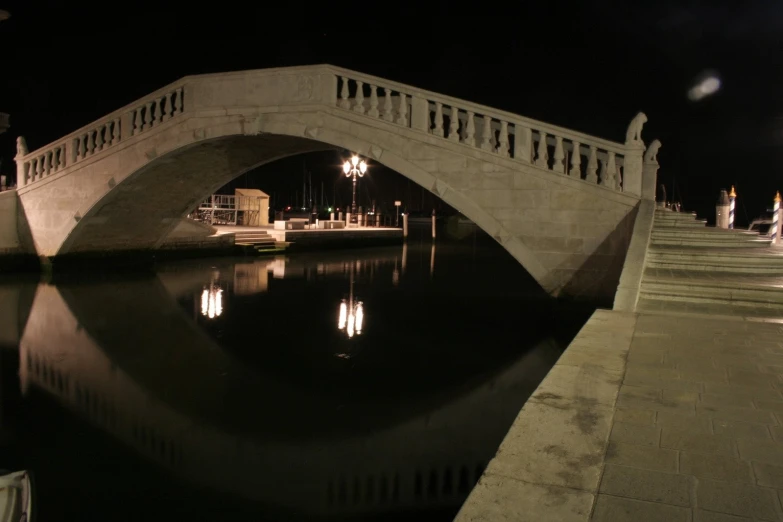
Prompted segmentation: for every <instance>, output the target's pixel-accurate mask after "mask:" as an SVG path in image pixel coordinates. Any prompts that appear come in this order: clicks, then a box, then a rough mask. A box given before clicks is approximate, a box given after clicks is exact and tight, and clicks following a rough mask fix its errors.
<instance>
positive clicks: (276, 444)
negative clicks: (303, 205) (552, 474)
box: [19, 255, 556, 516]
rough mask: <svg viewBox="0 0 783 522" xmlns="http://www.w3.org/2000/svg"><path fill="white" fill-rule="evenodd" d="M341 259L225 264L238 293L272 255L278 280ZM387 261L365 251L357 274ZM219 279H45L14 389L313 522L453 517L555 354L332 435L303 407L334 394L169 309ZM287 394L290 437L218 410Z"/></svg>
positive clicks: (269, 406)
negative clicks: (229, 418)
mask: <svg viewBox="0 0 783 522" xmlns="http://www.w3.org/2000/svg"><path fill="white" fill-rule="evenodd" d="M404 258H405V256H404V255H403V256H402V259H401V260H400V261H401V265H402V266H403V267H404V265H405V261H404ZM348 261H349V260H345V259H340V256H335V259H333V260H326V261H324V262H323V263H321V264H316V265H315V266H312V265H308V263H307V260H306V259H305V260H302V261H301V262H299V261H294V260H284V259H283V258H280V259H274V260H271V261H270V260H267V261H260V262H259V261H251V262H248V263H235V264H233V276H234V279H233V285H234V288H233V290H234V292H237V290H238V289H239V290H240V293H241V292H243V291H249V289H253V288H254V289H257V290H255V291H261V292H263V291H265V290H266V289H267V287H266V286H264V285H263V284H262V281H264V280H263V277H262V275H261V274H267V275H268V274H270V273H271V274H272V276H273V278H274V274H275V267H279V265H280V263H281V262H284V263H285V265H284V270H285V272H284V277H286V278H288V277H290V275H291V273H292V272H295V273H297V274H303V275H302V276H303V277H307V274H308V273H310V272H313V271H314V273H315V274H316V276H317V275H321V274H331V273H346V272H344V271H345V270H350V263H348ZM393 262H394V260H393V259H391V260H389V259H388V257H386V258H383V257H382V256H380V255H379V257H378V259H372V257H371V256H370V257H368V258H365V259H363V260H362V263H361V265H360V266H356V265H354V269H360V270H372V268H371V267H380V266H381V265H382V264H383V263H386V265H387V267H388V265H389V264H393ZM346 263H348V267H347V268H346ZM385 275H388V274H385ZM213 276H214V269H213V268H212V267H209V266H206V267H205V268H204V270H203V271H202V272H199V273H198V277H195V276H194V273H193V271H182V272H178V271H168V272H162V273H160V274H159V276H158V277H156V278H151V279H145V280H141V281H139V280H137V281H133V282H125V283H122V282H118V283H111V284H106V283H105V282H104V283H98V284H90V283H86V284H84V283H82V284H63V285H60V286H57V287H55V286H48V285H41V286H39V287H38V290H37V293H36V296H35V301H34V303H33V306H32V310H31V313H30V317H29V319H28V321H27V325H26V328H25V330H24V334H23V337H22V340H21V342H20V355H19V356H20V376H21V383H22V388H23V393H26V391H27V390H28V389H29V388H30V387H31V386H35V387H38V388H40V389H42V390H44V391H46V392H48V393H49V394H51V395H52V396H54V397H55V398H56V399H57V400H58V401H59V402H60V403H61V404H62V405H64V406H66V407H67V408H68V409H70V410H71V411H73V412H75V413H77V414H78V415H80V416H82V417H84V418H86V419H87V420H89V421H90V422H91V423H93V424H94V425H96V426H98V427H99V428H100V429H102V430H103V431H105V432H106V433H109V434H111V435H112V436H113V437H115V438H116V439H118V440H120V441H122V442H123V443H124V444H126V445H127V446H129V447H131V448H133V450H135V451H136V452H138V453H139V454H141V455H143V456H145V457H147V458H148V459H151V460H153V461H154V462H156V463H157V464H159V465H160V466H163V467H165V468H167V469H168V470H170V471H171V472H173V473H174V474H175V475H177V476H179V477H181V478H184V479H186V480H188V481H192V482H193V483H195V484H198V485H201V486H206V487H209V488H214V489H217V490H219V491H222V492H225V493H229V494H234V495H238V496H240V497H242V498H244V499H247V500H253V501H260V502H263V503H265V504H267V505H270V506H276V507H281V508H295V509H296V510H299V511H301V510H302V509H306V510H308V514H309V515H313V516H314V515H325V516H328V515H336V516H338V515H339V516H342V515H347V514H357V515H361V514H365V515H369V514H373V513H378V512H386V511H395V510H401V509H409V508H420V507H423V506H427V507H433V508H438V507H453V508H455V509H456V508H457V507H458V506H459V505H460V504H461V503H462V501H463V500H464V498H465V496H466V495H467V493H468V492H469V490H470V489H471V488H472V486H473V484H474V483H475V482H476V481H477V480H478V477H479V476H480V474H481V472H482V470H483V465H484V464H485V463H486V462H488V460H489V459H490V458H491V457H492V456H493V454H494V451H495V447H489V448H488V447H487V444H486V440H487V439H491V440H496V441H497V443H499V442H500V440H501V439H502V437H503V435H504V434H505V432H506V430H507V428H508V426H509V425H510V423H511V421H512V420H513V419H514V417H515V416H516V414H517V412H518V410H519V408H520V406H521V403H522V401H523V400H524V398H525V397H527V396H528V394H529V393H530V392H531V391H532V390H533V389H534V388H535V386H536V385H537V384H538V382H539V381H540V380H541V379H542V378H543V376H544V375H545V373H546V371H547V370H548V367H549V365H550V364H551V362H552V358H553V357H555V356H554V355H553V354H552V352H553V351H555V349H556V347H555V346H553V344H552V342H551V341H548V340H543V341H541V342H540V343H539V344H538V345H537V346H535V347H533V348H532V349H530V350H529V351H528V352H527V353H526V354H525V355H523V356H522V357H519V358H517V359H516V360H515V361H513V362H512V363H511V364H502V365H496V366H495V367H490V368H481V369H479V370H478V372H479V373H478V374H476V375H473V376H472V377H471V378H470V379H468V380H466V381H465V382H464V383H462V384H461V385H459V386H456V387H451V388H449V389H448V390H446V392H443V393H439V394H435V395H432V394H425V395H424V396H420V397H417V398H416V401H415V402H416V405H415V407H413V406H411V407H407V406H405V407H403V408H402V409H403V410H404V411H402V412H400V411H398V412H396V413H394V414H393V415H391V420H390V421H388V420H387V421H385V422H379V423H372V422H370V424H371V426H370V429H369V431H368V432H364V433H351V432H350V429H348V428H346V429H345V430H343V432H339V430H338V432H336V433H335V432H334V430H332V431H330V430H328V429H326V430H324V429H322V427H321V424H322V420H321V419H319V418H318V417H317V416H315V414H313V413H312V412H316V411H318V410H326V411H330V410H329V408H331V404H330V402H329V400H330V399H329V398H324V397H320V396H319V395H318V394H317V393H314V392H313V390H309V389H304V388H302V387H301V386H298V385H297V383H296V382H293V383H292V382H290V380H287V379H285V377H284V376H283V377H282V378H281V377H278V378H275V376H273V375H270V374H269V373H264V374H263V375H260V376H259V374H257V373H253V372H252V371H251V370H248V368H246V366H245V365H242V364H241V363H240V362H239V361H237V360H235V359H234V358H233V356H232V355H231V354H230V353H229V352H226V351H225V350H223V349H221V348H220V347H219V346H218V345H216V344H215V343H214V342H213V341H212V340H211V339H210V338H209V337H208V336H207V335H206V334H205V333H204V332H203V331H202V330H200V329H199V328H198V327H197V326H196V325H195V324H194V322H193V320H192V318H190V317H189V316H188V314H187V313H186V312H185V311H184V310H183V309H182V308H181V307H180V306H179V305H178V304H177V302H176V299H175V298H177V297H179V296H180V295H183V294H189V295H193V293H194V291H195V292H199V291H200V289H201V288H202V287H203V286H204V284H209V282H210V281H212V279H213ZM199 278H200V279H199ZM217 279H218V280H221V281H222V280H223V276H222V274H221V275H220V276H219V277H218V278H217ZM248 281H253V283H248ZM389 282H390V283H392V282H391V281H389ZM254 285H255V286H254ZM338 302H339V301H338ZM98 312H100V313H98ZM139 324H143V325H144V328H138V327H137V326H138V325H139ZM498 366H500V367H502V368H504V369H500V368H499V367H498ZM400 385H401V386H404V385H405V384H404V383H401V384H400ZM238 387H239V388H242V389H243V390H245V389H247V388H250V390H251V391H250V396H252V397H255V398H266V400H261V399H259V400H257V402H256V403H254V404H253V406H252V408H251V409H248V407H247V405H237V404H236V402H238V401H237V400H236V399H237V397H238V396H237V394H236V388H238ZM392 392H393V391H392ZM281 397H287V398H289V400H290V402H297V401H298V402H301V403H307V404H310V405H311V408H310V410H308V411H305V412H302V417H305V418H301V419H298V423H297V424H296V426H294V428H293V429H294V430H297V431H298V436H295V437H291V436H288V435H290V433H286V432H285V428H279V427H275V426H268V427H267V428H268V432H271V433H268V432H267V430H266V429H262V430H261V431H260V432H254V431H253V430H252V429H249V428H248V427H247V426H240V425H236V424H231V423H227V422H223V421H225V420H226V418H225V415H226V413H225V410H226V409H228V410H232V409H234V408H236V407H237V406H241V407H242V411H244V413H245V415H247V414H248V413H250V414H251V415H254V416H257V418H256V419H255V420H254V423H257V424H260V425H261V426H264V425H265V424H267V423H268V422H269V420H271V421H272V422H269V423H270V424H273V423H274V419H275V418H276V416H278V415H279V410H281V405H280V404H278V403H279V402H280V398H281ZM405 400H407V399H401V402H403V403H404V402H405ZM284 406H285V405H282V407H283V408H284ZM379 408H383V405H382V404H381V405H380V406H379ZM375 414H376V415H379V416H383V415H384V413H383V412H375ZM221 415H223V417H221ZM278 431H281V432H280V433H278Z"/></svg>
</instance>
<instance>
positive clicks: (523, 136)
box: [514, 123, 533, 163]
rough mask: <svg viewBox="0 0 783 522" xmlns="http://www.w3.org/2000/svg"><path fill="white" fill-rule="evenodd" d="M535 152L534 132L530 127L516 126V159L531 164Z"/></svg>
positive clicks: (516, 124)
mask: <svg viewBox="0 0 783 522" xmlns="http://www.w3.org/2000/svg"><path fill="white" fill-rule="evenodd" d="M532 150H533V131H532V129H531V128H530V127H523V126H522V125H519V124H518V123H515V124H514V159H517V160H520V161H524V162H525V163H530V159H531V158H530V154H531V151H532Z"/></svg>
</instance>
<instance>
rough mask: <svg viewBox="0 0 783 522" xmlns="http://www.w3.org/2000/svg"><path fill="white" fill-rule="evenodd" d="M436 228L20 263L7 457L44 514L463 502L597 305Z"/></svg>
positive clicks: (388, 512)
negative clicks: (27, 480) (104, 261)
mask: <svg viewBox="0 0 783 522" xmlns="http://www.w3.org/2000/svg"><path fill="white" fill-rule="evenodd" d="M428 232H429V229H428V228H427V229H426V230H424V229H422V230H418V229H415V228H413V230H412V234H411V237H410V238H409V240H408V242H407V244H406V245H405V246H402V245H400V246H394V247H384V248H372V249H357V250H350V251H348V250H335V251H326V252H318V253H307V254H305V253H302V254H296V255H287V256H286V255H283V256H275V257H261V258H252V257H244V258H219V259H201V260H196V261H178V262H169V263H163V264H160V265H159V266H157V267H156V269H155V273H149V274H130V273H126V274H111V273H107V272H105V271H102V272H94V273H90V274H84V273H82V274H78V275H72V276H59V275H58V276H56V277H54V278H53V279H51V280H49V281H46V282H40V281H26V280H21V279H20V278H19V277H16V278H13V279H11V280H10V281H9V280H6V281H5V282H4V283H3V284H1V285H0V296H4V297H3V299H4V301H3V303H4V304H3V308H4V310H3V316H4V318H3V321H4V322H3V323H2V324H4V325H6V326H5V327H4V329H5V333H4V334H0V335H2V337H0V339H2V343H3V344H2V359H0V363H2V368H1V369H0V371H1V372H2V373H1V374H0V376H1V377H2V389H1V391H2V398H1V400H2V410H0V422H1V423H2V424H0V426H2V429H1V430H0V443H1V444H2V446H0V448H2V453H0V468H5V469H29V470H31V471H32V472H33V474H34V476H35V481H36V492H35V497H36V498H35V501H36V509H37V510H38V515H39V518H38V520H41V521H50V520H63V521H65V520H68V521H72V520H102V521H134V522H135V521H138V520H188V521H193V520H205V521H206V520H209V521H213V520H222V521H226V520H253V521H258V520H270V521H281V520H296V521H298V520H357V521H359V520H361V521H374V520H427V521H439V520H442V521H448V520H451V519H453V517H454V516H455V515H456V513H457V511H458V510H459V508H460V506H461V504H462V503H463V501H464V500H465V498H466V496H467V494H468V493H469V491H470V489H471V488H472V487H473V485H474V484H475V482H476V481H477V479H478V477H479V475H480V474H481V472H482V470H483V469H484V467H485V466H486V464H487V462H488V461H489V460H490V459H491V458H492V456H493V455H494V453H495V451H496V449H497V447H498V445H499V444H500V442H501V440H502V439H503V436H504V435H505V433H506V431H507V429H508V428H509V426H510V425H511V423H512V422H513V420H514V418H515V417H516V415H517V413H518V411H519V410H520V408H521V407H522V405H523V404H524V402H525V400H526V399H527V398H528V397H529V395H530V394H531V392H532V391H533V390H534V389H535V388H536V386H537V385H538V383H539V382H540V381H541V380H542V379H543V377H544V376H545V375H546V373H547V371H548V370H549V368H551V366H552V365H553V364H554V363H555V361H556V360H557V358H558V357H559V355H560V354H561V353H562V351H563V349H564V348H565V347H566V346H567V345H568V343H569V342H570V340H571V339H572V338H573V337H574V335H575V334H576V332H577V331H578V330H579V328H580V327H581V326H582V325H583V324H584V322H585V321H586V320H587V318H588V316H589V314H590V313H591V312H592V309H591V308H590V307H588V306H584V305H579V306H578V305H574V304H567V303H560V302H557V301H555V300H552V299H550V298H549V297H548V296H546V295H544V294H543V293H542V292H541V290H540V289H539V288H537V286H536V284H535V282H534V281H532V279H531V278H530V276H529V275H528V274H527V273H526V272H525V271H524V269H523V268H522V267H521V266H520V265H519V264H518V263H517V262H516V261H514V260H513V259H512V258H511V257H510V256H509V255H508V254H507V253H506V252H505V251H504V250H503V249H502V248H501V247H500V246H499V245H497V244H496V243H495V242H494V241H493V240H492V239H491V238H489V237H487V236H486V235H484V234H483V233H481V232H480V231H478V230H477V229H475V228H474V227H470V226H463V225H461V226H458V227H456V228H455V227H454V226H452V227H449V228H445V229H443V230H441V232H440V237H438V239H437V241H436V242H435V243H434V244H433V242H432V240H431V239H430V238H429V237H427V235H428ZM15 331H16V332H17V333H16V334H14V332H15Z"/></svg>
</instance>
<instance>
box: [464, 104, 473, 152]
mask: <svg viewBox="0 0 783 522" xmlns="http://www.w3.org/2000/svg"><path fill="white" fill-rule="evenodd" d="M473 116H475V114H474V113H473V112H472V111H468V121H467V122H466V123H465V139H464V140H462V143H464V144H466V145H470V146H472V147H475V146H476V123H475V122H474V121H473Z"/></svg>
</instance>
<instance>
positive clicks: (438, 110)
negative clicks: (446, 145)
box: [432, 101, 443, 138]
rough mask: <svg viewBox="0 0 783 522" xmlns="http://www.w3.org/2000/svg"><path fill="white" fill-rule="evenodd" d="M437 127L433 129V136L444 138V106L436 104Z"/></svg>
mask: <svg viewBox="0 0 783 522" xmlns="http://www.w3.org/2000/svg"><path fill="white" fill-rule="evenodd" d="M434 123H435V125H434V126H433V128H432V134H434V135H435V136H440V137H441V138H442V137H443V104H442V103H441V102H437V101H436V102H435V122H434Z"/></svg>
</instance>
